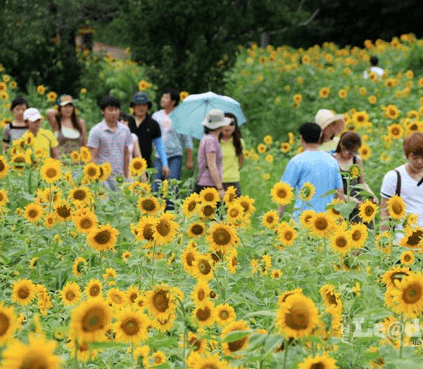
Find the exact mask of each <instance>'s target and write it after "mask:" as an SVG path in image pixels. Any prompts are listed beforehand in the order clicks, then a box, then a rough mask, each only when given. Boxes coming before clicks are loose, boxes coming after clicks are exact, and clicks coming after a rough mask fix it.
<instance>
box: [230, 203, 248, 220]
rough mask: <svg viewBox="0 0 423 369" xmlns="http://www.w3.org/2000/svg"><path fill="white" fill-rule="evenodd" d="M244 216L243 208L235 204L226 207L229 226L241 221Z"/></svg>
mask: <svg viewBox="0 0 423 369" xmlns="http://www.w3.org/2000/svg"><path fill="white" fill-rule="evenodd" d="M243 215H244V208H243V207H242V206H241V205H240V204H239V203H237V202H235V203H232V204H231V205H229V206H228V209H227V211H226V218H227V220H228V222H230V223H231V224H234V223H236V222H237V221H241V220H242V218H243Z"/></svg>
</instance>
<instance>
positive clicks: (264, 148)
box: [257, 144, 266, 154]
mask: <svg viewBox="0 0 423 369" xmlns="http://www.w3.org/2000/svg"><path fill="white" fill-rule="evenodd" d="M257 151H258V152H259V153H260V154H264V153H265V152H266V146H264V145H263V144H259V145H258V146H257Z"/></svg>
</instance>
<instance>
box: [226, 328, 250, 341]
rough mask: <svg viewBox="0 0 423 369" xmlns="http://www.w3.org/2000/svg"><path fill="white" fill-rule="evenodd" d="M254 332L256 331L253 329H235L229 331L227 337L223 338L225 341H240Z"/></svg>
mask: <svg viewBox="0 0 423 369" xmlns="http://www.w3.org/2000/svg"><path fill="white" fill-rule="evenodd" d="M252 332H254V331H253V330H248V331H233V332H231V333H229V334H228V335H227V336H226V337H225V339H224V340H223V342H234V341H238V340H240V339H242V338H244V337H247V336H249V335H250V334H251V333H252Z"/></svg>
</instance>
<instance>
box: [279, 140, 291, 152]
mask: <svg viewBox="0 0 423 369" xmlns="http://www.w3.org/2000/svg"><path fill="white" fill-rule="evenodd" d="M289 150H291V145H290V144H289V143H288V142H282V143H281V151H282V152H283V153H284V154H286V153H287V152H289Z"/></svg>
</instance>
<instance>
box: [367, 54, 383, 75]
mask: <svg viewBox="0 0 423 369" xmlns="http://www.w3.org/2000/svg"><path fill="white" fill-rule="evenodd" d="M378 64H379V58H378V57H377V56H374V55H372V56H371V57H370V68H369V69H368V70H366V71H364V73H363V78H364V79H367V78H369V73H370V72H374V73H376V74H377V76H378V77H379V78H382V76H383V73H385V71H384V70H383V69H382V68H381V67H378V66H377V65H378Z"/></svg>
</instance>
